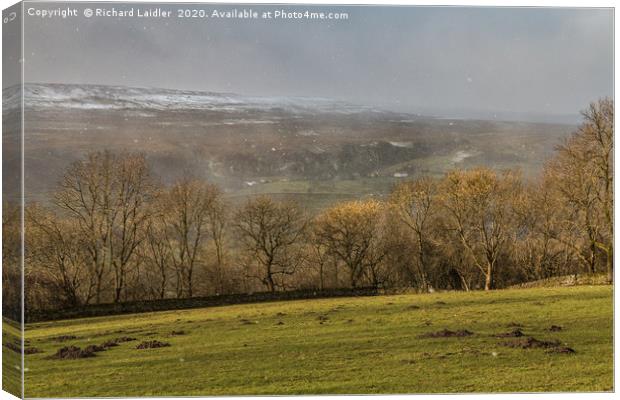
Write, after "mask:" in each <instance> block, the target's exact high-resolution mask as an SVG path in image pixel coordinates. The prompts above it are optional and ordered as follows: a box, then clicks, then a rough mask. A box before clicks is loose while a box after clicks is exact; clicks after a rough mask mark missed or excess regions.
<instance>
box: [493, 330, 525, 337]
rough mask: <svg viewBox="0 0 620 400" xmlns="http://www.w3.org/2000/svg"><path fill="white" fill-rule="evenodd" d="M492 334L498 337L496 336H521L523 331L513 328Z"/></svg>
mask: <svg viewBox="0 0 620 400" xmlns="http://www.w3.org/2000/svg"><path fill="white" fill-rule="evenodd" d="M493 336H495V337H498V338H507V337H521V336H524V333H523V331H522V330H521V329H519V328H516V329H513V330H512V331H510V332H506V333H498V334H497V335H493Z"/></svg>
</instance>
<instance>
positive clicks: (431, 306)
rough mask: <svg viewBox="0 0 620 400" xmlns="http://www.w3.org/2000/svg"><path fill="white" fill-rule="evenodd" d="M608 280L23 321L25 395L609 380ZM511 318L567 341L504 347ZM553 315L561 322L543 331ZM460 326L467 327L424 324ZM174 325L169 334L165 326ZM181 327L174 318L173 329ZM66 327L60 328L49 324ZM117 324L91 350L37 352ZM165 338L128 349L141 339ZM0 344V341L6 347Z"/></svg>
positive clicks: (90, 339) (81, 341) (542, 336)
mask: <svg viewBox="0 0 620 400" xmlns="http://www.w3.org/2000/svg"><path fill="white" fill-rule="evenodd" d="M612 322H613V315H612V287H611V286H592V287H572V288H537V289H513V290H502V291H494V292H491V293H483V292H472V293H463V292H459V293H454V292H452V293H435V294H427V295H395V296H379V297H365V298H361V297H360V298H339V299H325V300H301V301H290V302H274V303H262V304H253V305H239V306H226V307H216V308H208V309H194V310H184V311H174V312H159V313H151V314H139V315H123V316H115V317H101V318H90V319H80V320H69V321H58V322H50V323H38V324H31V325H28V326H27V328H26V338H27V339H28V340H29V341H30V342H29V343H30V345H29V346H30V347H36V348H38V349H39V350H41V351H42V353H38V354H31V355H26V368H27V369H26V371H25V375H26V393H25V395H26V396H27V397H75V396H81V397H94V396H140V395H149V396H173V395H224V394H229V395H231V394H236V395H241V394H308V393H427V392H504V391H610V390H612V389H613V357H612ZM511 324H520V325H522V328H521V329H522V330H523V332H524V333H525V334H526V335H528V336H530V335H531V336H533V337H535V338H537V339H539V340H556V339H557V340H559V341H560V342H561V343H562V346H568V347H570V348H572V349H574V350H575V353H574V354H563V353H550V352H548V350H547V349H542V348H533V349H521V348H511V347H506V346H504V345H502V343H504V342H507V341H511V340H518V339H513V338H498V337H495V336H494V335H496V334H500V333H505V332H509V331H511V330H512V329H513V328H511V327H509V325H511ZM551 325H558V326H560V327H561V328H562V329H561V330H559V331H553V332H552V331H550V330H549V328H550V327H551ZM442 329H449V330H453V331H456V330H469V331H471V332H473V335H471V336H467V337H440V338H425V337H420V336H423V335H424V334H427V333H431V332H436V331H440V330H442ZM172 331H177V333H181V334H176V335H171V333H172ZM179 331H182V332H179ZM61 335H73V336H76V338H74V339H69V340H65V341H64V342H61V341H60V340H59V339H58V336H61ZM120 336H131V337H134V338H136V339H137V340H136V341H131V342H125V343H121V344H120V345H119V346H118V347H112V348H110V349H108V350H106V351H103V352H98V353H95V354H96V356H95V357H92V358H83V359H77V360H56V359H50V358H49V357H50V356H51V355H52V354H54V353H55V352H56V350H57V349H58V348H60V347H62V346H66V345H77V346H81V347H84V346H86V345H89V344H100V343H102V342H104V341H106V340H109V339H114V338H117V337H120ZM151 339H157V340H160V341H162V342H167V343H169V344H170V346H169V347H163V348H156V349H145V350H138V349H136V346H137V345H138V344H139V343H141V342H142V341H144V340H151ZM5 351H6V349H5Z"/></svg>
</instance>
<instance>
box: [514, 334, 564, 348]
mask: <svg viewBox="0 0 620 400" xmlns="http://www.w3.org/2000/svg"><path fill="white" fill-rule="evenodd" d="M502 346H506V347H512V348H515V349H550V348H553V347H558V346H560V342H559V341H557V340H538V339H536V338H533V337H531V336H528V337H527V338H525V339H515V340H511V341H508V342H503V343H502Z"/></svg>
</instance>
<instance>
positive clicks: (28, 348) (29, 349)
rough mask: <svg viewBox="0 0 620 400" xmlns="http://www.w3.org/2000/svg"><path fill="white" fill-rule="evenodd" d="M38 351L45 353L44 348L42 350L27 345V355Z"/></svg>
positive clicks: (25, 352)
mask: <svg viewBox="0 0 620 400" xmlns="http://www.w3.org/2000/svg"><path fill="white" fill-rule="evenodd" d="M38 353H43V350H41V349H39V348H37V347H34V346H32V347H26V348H25V349H24V354H26V355H27V354H38Z"/></svg>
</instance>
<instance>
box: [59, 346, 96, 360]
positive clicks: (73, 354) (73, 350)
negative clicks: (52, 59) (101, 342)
mask: <svg viewBox="0 0 620 400" xmlns="http://www.w3.org/2000/svg"><path fill="white" fill-rule="evenodd" d="M90 357H95V353H94V352H92V351H87V350H86V349H80V348H79V347H77V346H67V347H62V348H60V349H58V351H56V353H55V354H54V355H52V356H50V358H53V359H58V360H77V359H79V358H90Z"/></svg>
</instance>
